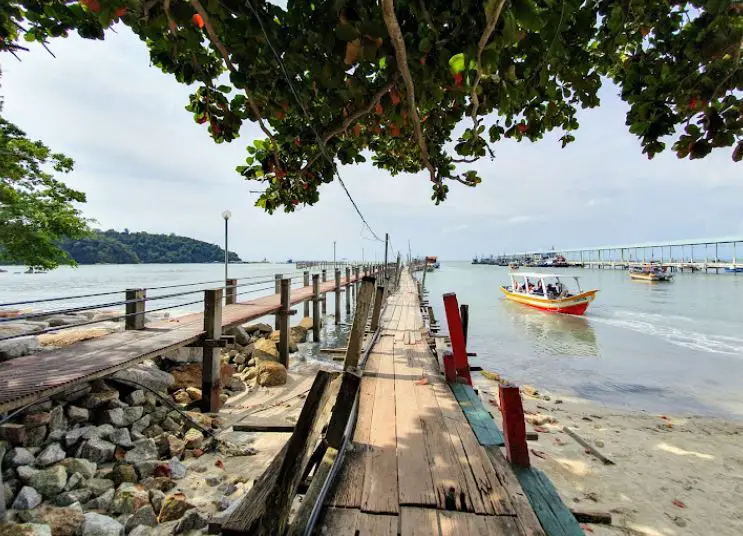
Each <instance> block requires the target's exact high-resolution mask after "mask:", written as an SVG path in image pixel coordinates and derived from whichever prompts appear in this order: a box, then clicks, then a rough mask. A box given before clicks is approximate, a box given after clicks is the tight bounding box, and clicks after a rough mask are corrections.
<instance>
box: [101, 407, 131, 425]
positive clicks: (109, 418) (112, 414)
mask: <svg viewBox="0 0 743 536" xmlns="http://www.w3.org/2000/svg"><path fill="white" fill-rule="evenodd" d="M103 421H104V422H106V423H109V424H111V425H112V426H115V427H117V428H121V427H122V426H127V424H126V422H125V421H124V408H115V409H109V410H106V411H105V412H104V413H103Z"/></svg>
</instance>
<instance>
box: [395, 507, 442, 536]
mask: <svg viewBox="0 0 743 536" xmlns="http://www.w3.org/2000/svg"><path fill="white" fill-rule="evenodd" d="M438 534H439V516H438V514H437V512H436V510H432V509H429V508H412V507H410V506H403V507H402V508H401V509H400V536H438Z"/></svg>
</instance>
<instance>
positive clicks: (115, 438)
mask: <svg viewBox="0 0 743 536" xmlns="http://www.w3.org/2000/svg"><path fill="white" fill-rule="evenodd" d="M109 439H110V440H111V442H112V443H113V444H114V445H117V446H119V447H124V448H129V447H131V446H132V438H131V436H130V435H129V429H128V428H118V429H117V430H115V431H114V433H113V434H111V437H110V438H109Z"/></svg>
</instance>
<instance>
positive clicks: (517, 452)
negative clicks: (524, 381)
mask: <svg viewBox="0 0 743 536" xmlns="http://www.w3.org/2000/svg"><path fill="white" fill-rule="evenodd" d="M498 392H499V395H500V408H501V414H502V415H503V439H504V443H505V447H506V458H507V459H508V461H509V462H511V463H512V464H514V465H518V466H519V467H524V468H527V467H529V465H530V464H529V447H528V446H527V444H526V423H525V422H524V408H523V407H522V405H521V393H520V392H519V388H518V386H517V385H502V384H501V385H499V386H498Z"/></svg>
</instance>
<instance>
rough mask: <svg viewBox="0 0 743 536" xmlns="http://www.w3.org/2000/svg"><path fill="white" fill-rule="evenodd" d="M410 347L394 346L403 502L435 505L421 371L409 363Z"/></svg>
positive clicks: (401, 500)
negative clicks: (421, 409) (418, 394)
mask: <svg viewBox="0 0 743 536" xmlns="http://www.w3.org/2000/svg"><path fill="white" fill-rule="evenodd" d="M407 353H408V351H407V350H406V349H403V348H402V347H401V346H398V347H396V348H395V356H394V361H395V410H396V415H395V417H396V420H397V467H398V473H399V477H398V481H399V486H400V504H401V505H402V504H405V505H418V506H436V492H435V490H434V487H433V480H432V478H431V464H430V463H429V459H428V458H427V456H426V444H425V441H424V439H423V431H422V430H421V421H420V417H419V415H418V406H417V403H416V398H415V389H416V388H419V386H417V385H415V383H414V380H415V379H417V378H418V377H419V376H420V374H417V373H416V371H415V370H414V369H412V368H410V367H409V366H408V362H407V356H406V354H407Z"/></svg>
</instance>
